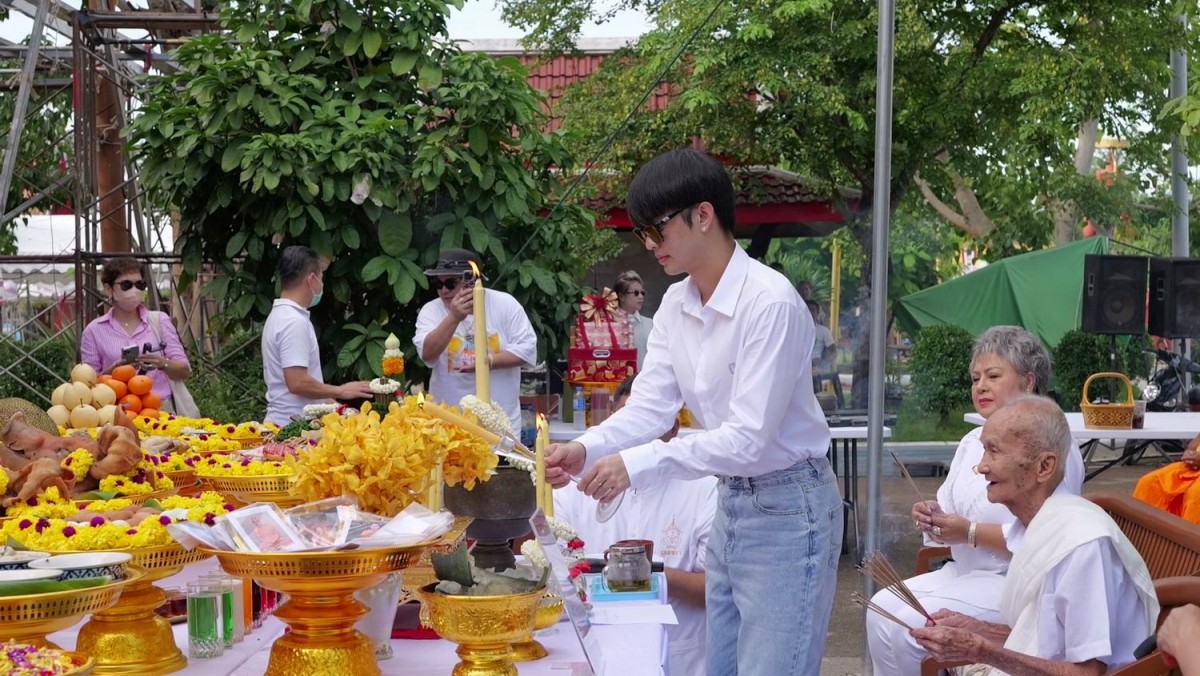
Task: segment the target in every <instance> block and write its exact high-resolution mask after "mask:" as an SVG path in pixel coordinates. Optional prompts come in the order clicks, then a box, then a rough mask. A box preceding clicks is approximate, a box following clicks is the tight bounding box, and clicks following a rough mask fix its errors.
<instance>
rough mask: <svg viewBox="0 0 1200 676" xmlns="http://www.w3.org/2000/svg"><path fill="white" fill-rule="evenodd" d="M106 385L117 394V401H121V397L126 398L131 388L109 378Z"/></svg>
mask: <svg viewBox="0 0 1200 676" xmlns="http://www.w3.org/2000/svg"><path fill="white" fill-rule="evenodd" d="M104 384H105V385H108V386H109V387H110V388H111V389H112V391H113V392H115V393H116V395H117V401H120V400H121V397H124V396H125V395H127V394H129V387H128V386H126V385H125V383H123V382H121V381H119V380H117V379H116V378H109V379H108V381H107V382H105V383H104Z"/></svg>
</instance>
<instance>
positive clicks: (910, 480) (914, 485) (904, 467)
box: [888, 451, 929, 502]
mask: <svg viewBox="0 0 1200 676" xmlns="http://www.w3.org/2000/svg"><path fill="white" fill-rule="evenodd" d="M888 453H891V454H892V458H893V459H894V460H895V461H896V464H897V465H899V466H900V473H901V474H903V475H904V478H905V479H908V485H909V486H912V489H913V492H914V493H916V494H917V498H918V499H919V500H920V501H921V502H929V501H928V500H926V499H925V495H924V494H923V493H921V489H920V488H917V482H916V481H914V480H913V478H912V475H911V474H909V473H908V466H907V465H905V464H904V461H903V460H901V459H900V456H898V455H896V452H895V451H888Z"/></svg>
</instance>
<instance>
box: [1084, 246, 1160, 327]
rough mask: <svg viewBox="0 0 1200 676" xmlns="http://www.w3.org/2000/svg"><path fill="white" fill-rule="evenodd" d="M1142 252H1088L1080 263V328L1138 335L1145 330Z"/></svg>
mask: <svg viewBox="0 0 1200 676" xmlns="http://www.w3.org/2000/svg"><path fill="white" fill-rule="evenodd" d="M1148 270H1149V259H1147V258H1146V257H1145V256H1104V255H1097V254H1089V255H1088V256H1086V257H1085V260H1084V264H1083V330H1084V331H1087V332H1088V333H1104V334H1115V335H1141V334H1143V333H1145V332H1146V275H1147V272H1148Z"/></svg>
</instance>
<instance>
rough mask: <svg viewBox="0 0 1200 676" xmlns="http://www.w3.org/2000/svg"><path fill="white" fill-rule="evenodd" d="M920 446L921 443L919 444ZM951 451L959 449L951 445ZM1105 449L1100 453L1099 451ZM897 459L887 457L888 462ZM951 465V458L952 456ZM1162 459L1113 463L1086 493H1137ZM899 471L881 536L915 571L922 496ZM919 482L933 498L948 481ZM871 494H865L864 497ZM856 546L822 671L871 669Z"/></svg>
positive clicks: (898, 560)
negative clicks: (916, 511)
mask: <svg viewBox="0 0 1200 676" xmlns="http://www.w3.org/2000/svg"><path fill="white" fill-rule="evenodd" d="M914 450H916V449H914ZM949 450H950V453H951V454H952V453H953V448H952V447H951V448H950V449H949ZM902 455H903V456H904V457H905V458H906V460H907V459H908V458H909V457H912V458H916V457H922V456H925V455H926V454H925V453H922V452H921V451H919V450H917V451H916V452H915V453H912V454H907V453H905V454H902ZM1098 455H1099V454H1098ZM892 464H894V463H891V462H890V458H889V462H887V463H885V465H884V466H885V467H888V465H892ZM947 465H948V462H947ZM1158 466H1159V463H1158V462H1156V461H1155V459H1152V458H1150V457H1147V458H1146V459H1144V460H1143V461H1142V462H1141V464H1140V465H1138V466H1133V467H1123V466H1118V467H1113V468H1112V469H1109V470H1108V471H1106V472H1104V473H1103V474H1101V475H1100V476H1098V477H1096V478H1095V479H1093V480H1092V481H1089V482H1087V483H1085V484H1084V487H1083V490H1084V494H1085V495H1087V494H1089V493H1099V492H1105V491H1110V492H1113V491H1115V492H1122V493H1131V492H1132V491H1133V487H1134V485H1135V484H1136V483H1137V480H1138V479H1139V478H1141V477H1142V475H1143V474H1145V473H1146V472H1148V471H1149V470H1151V469H1154V468H1155V467H1158ZM889 474H894V472H892V471H890V468H888V469H886V470H885V472H884V477H883V479H882V489H883V490H882V505H881V509H880V511H881V516H880V542H881V549H882V550H883V551H884V552H885V553H886V554H887V556H888V558H889V560H891V562H892V563H893V564H894V565H895V566H896V568H897V570H898V571H899V572H900V573H901V574H902V575H905V576H907V575H910V574H912V571H913V567H914V565H915V563H916V559H917V550H918V549H919V547H920V538H918V537H917V536H916V534H915V533H914V531H913V527H912V521H911V519H910V517H909V512H910V510H911V509H912V504H913V503H914V502H916V497H915V496H914V495H913V490H912V488H911V487H910V486H909V485H908V482H907V481H905V480H904V479H903V478H901V477H897V476H888V475H889ZM865 475H866V471H865V468H860V477H864V476H865ZM916 483H917V486H918V487H919V488H920V489H921V492H922V493H923V494H924V495H925V496H926V497H927V498H929V499H932V498H933V496H934V495H935V494H936V492H937V489H938V487H939V486H940V485H941V483H942V478H941V477H938V478H922V477H917V478H916ZM865 491H866V481H865V479H864V480H860V481H859V494H860V495H863V496H865ZM863 499H864V500H865V497H864V498H863ZM859 519H860V523H861V526H860V528H862V529H863V535H864V537H865V534H866V533H865V528H866V521H865V520H866V504H865V502H864V504H862V505H860V506H859ZM853 558H854V557H853V547H851V554H850V555H846V556H843V557H842V559H841V566H840V568H839V570H838V589H837V598H836V600H835V601H834V606H833V617H832V618H831V620H830V623H829V637H828V639H827V641H826V644H825V658H824V660H823V661H822V665H821V676H850V675H858V674H865V673H867V665H866V664H864V656H865V655H866V652H867V651H866V643H865V639H864V637H863V612H864V611H863V610H862V609H861V608H859V607H858V606H856V605H854V604H853V603H851V602H850V594H851V593H852V592H854V591H860V592H861V591H864V584H863V581H864V578H863V575H862V573H859V572H858V571H857V570H855V568H854V565H855V562H854V561H853Z"/></svg>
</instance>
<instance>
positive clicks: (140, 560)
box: [75, 544, 209, 676]
mask: <svg viewBox="0 0 1200 676" xmlns="http://www.w3.org/2000/svg"><path fill="white" fill-rule="evenodd" d="M124 551H126V552H127V553H129V554H132V555H133V560H132V561H130V562H129V565H131V566H136V567H138V568H141V569H142V570H144V571H145V575H144V576H142V577H141V578H139V579H137V580H134V581H132V582H130V583H129V584H128V586H127V587H126V589H125V592H124V593H123V594H121V598H120V600H119V601H118V602H117V604H116V605H114V606H112V607H111V608H108V609H107V610H102V611H100V612H98V613H96V614H94V615H92V619H91V620H90V621H89V622H88V623H87V624H85V625H83V628H82V629H80V630H79V639H78V641H77V642H76V643H75V649H76V650H78V651H79V652H82V653H86V654H88V655H91V656H93V657H95V658H96V668H95V673H96V674H97V675H103V674H138V676H154V675H157V674H169V673H171V672H174V671H179V670H180V669H182V668H184V667H185V666H187V658H186V657H184V656H183V653H182V652H180V650H179V648H178V647H177V646H176V645H175V635H174V633H173V632H172V631H171V625H170V624H169V623H168V622H167V621H166V620H164V619H163V618H161V617H159V616H158V615H157V614H156V613H155V612H154V610H155V609H156V608H158V607H159V606H161V605H162V603H163V601H165V600H166V598H167V595H166V593H165V592H163V591H162V590H161V589H159V588H158V587H155V586H154V583H155V582H157V581H159V580H162V579H164V578H167V577H170V576H172V575H174V574H176V573H178V572H179V571H180V570H182V569H183V567H184V566H186V565H189V564H192V563H195V562H197V561H200V560H203V559H206V558H208V557H209V554H208V553H206V552H202V551H200V550H198V549H197V550H193V551H190V552H189V551H187V550H186V549H184V548H183V547H182V546H181V545H178V544H172V545H166V546H163V547H146V548H143V549H128V550H124Z"/></svg>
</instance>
